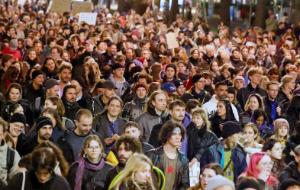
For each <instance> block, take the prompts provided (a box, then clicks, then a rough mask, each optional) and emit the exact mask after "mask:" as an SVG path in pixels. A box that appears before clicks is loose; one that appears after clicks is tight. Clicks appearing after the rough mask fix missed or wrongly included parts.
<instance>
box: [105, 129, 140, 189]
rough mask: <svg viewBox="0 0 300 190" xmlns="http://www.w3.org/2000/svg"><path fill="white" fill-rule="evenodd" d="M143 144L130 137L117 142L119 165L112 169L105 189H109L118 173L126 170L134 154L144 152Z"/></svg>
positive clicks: (116, 149)
mask: <svg viewBox="0 0 300 190" xmlns="http://www.w3.org/2000/svg"><path fill="white" fill-rule="evenodd" d="M141 147H142V145H141V143H140V142H139V141H138V140H137V139H135V138H133V137H130V136H128V135H124V136H121V138H120V139H119V140H118V141H117V142H116V145H115V152H116V154H117V157H118V161H119V164H118V165H117V166H116V167H115V168H113V169H111V170H110V171H109V172H108V174H107V178H106V183H105V187H106V188H104V189H108V187H109V185H110V183H111V182H112V180H113V179H114V178H115V177H116V176H117V175H118V173H119V172H120V171H121V170H123V169H124V167H125V165H126V162H127V160H128V158H129V157H130V156H131V155H132V154H134V153H141V152H142V148H141Z"/></svg>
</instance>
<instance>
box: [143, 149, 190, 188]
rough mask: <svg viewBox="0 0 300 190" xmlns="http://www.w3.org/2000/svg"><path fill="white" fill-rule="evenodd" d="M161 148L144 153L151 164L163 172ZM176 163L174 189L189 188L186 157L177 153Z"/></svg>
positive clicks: (162, 152) (162, 151)
mask: <svg viewBox="0 0 300 190" xmlns="http://www.w3.org/2000/svg"><path fill="white" fill-rule="evenodd" d="M163 154H164V150H163V147H162V146H161V147H159V148H157V149H152V150H150V151H149V152H147V153H146V155H147V156H148V157H149V158H150V159H151V160H152V162H153V164H154V165H155V166H157V167H158V168H159V169H161V170H162V171H164V164H163ZM177 159H178V162H177V166H176V177H175V184H174V185H175V187H174V189H176V190H186V189H187V188H189V187H190V180H189V161H188V159H187V157H186V156H185V155H184V154H183V153H181V152H179V151H178V157H177Z"/></svg>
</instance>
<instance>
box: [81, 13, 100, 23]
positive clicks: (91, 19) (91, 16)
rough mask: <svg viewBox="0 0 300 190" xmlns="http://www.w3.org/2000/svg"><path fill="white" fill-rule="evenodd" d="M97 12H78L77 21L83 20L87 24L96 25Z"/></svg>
mask: <svg viewBox="0 0 300 190" xmlns="http://www.w3.org/2000/svg"><path fill="white" fill-rule="evenodd" d="M96 20H97V13H80V14H79V23H81V22H85V23H87V24H89V25H96Z"/></svg>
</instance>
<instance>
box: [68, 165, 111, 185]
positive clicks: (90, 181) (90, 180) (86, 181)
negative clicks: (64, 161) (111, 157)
mask: <svg viewBox="0 0 300 190" xmlns="http://www.w3.org/2000/svg"><path fill="white" fill-rule="evenodd" d="M86 162H88V161H86ZM77 168H78V163H77V162H75V163H74V164H72V166H71V167H70V170H69V174H68V176H67V180H68V182H69V184H70V186H71V189H74V187H75V181H76V172H77ZM111 169H112V166H111V165H109V164H107V163H105V165H104V166H103V168H102V169H101V170H92V169H87V168H85V169H84V171H83V178H82V183H81V184H82V185H81V190H95V189H96V190H102V189H104V186H105V181H106V175H107V173H108V171H109V170H111Z"/></svg>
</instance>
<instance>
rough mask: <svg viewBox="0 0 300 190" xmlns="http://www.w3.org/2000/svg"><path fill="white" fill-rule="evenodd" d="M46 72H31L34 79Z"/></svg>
mask: <svg viewBox="0 0 300 190" xmlns="http://www.w3.org/2000/svg"><path fill="white" fill-rule="evenodd" d="M43 74H44V73H43V72H42V71H41V70H34V71H33V72H32V74H31V76H32V80H33V79H35V78H36V77H37V76H39V75H43Z"/></svg>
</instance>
